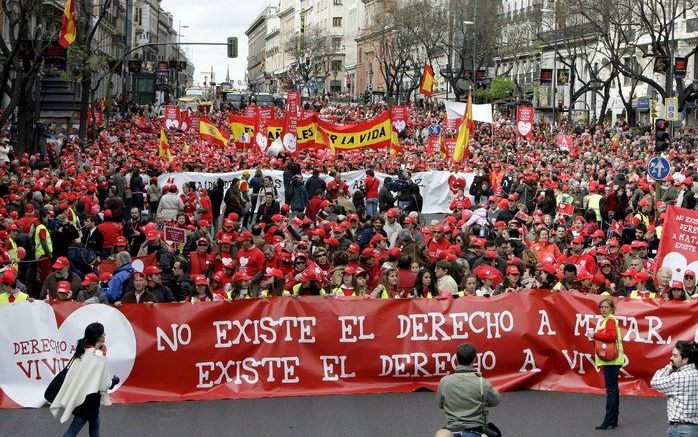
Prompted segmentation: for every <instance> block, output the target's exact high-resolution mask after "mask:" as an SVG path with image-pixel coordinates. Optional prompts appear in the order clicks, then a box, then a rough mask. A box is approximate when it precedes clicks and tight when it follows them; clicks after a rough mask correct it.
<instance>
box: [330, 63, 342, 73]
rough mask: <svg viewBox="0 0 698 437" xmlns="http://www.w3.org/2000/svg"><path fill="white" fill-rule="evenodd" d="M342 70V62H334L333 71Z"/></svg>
mask: <svg viewBox="0 0 698 437" xmlns="http://www.w3.org/2000/svg"><path fill="white" fill-rule="evenodd" d="M341 69H342V61H332V71H340V70H341Z"/></svg>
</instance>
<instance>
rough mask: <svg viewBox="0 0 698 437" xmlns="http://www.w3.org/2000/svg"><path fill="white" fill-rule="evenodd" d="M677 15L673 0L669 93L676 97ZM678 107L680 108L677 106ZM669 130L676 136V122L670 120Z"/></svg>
mask: <svg viewBox="0 0 698 437" xmlns="http://www.w3.org/2000/svg"><path fill="white" fill-rule="evenodd" d="M675 17H676V0H671V42H670V43H669V44H670V49H671V56H670V57H669V89H668V90H667V91H668V94H669V95H670V96H671V97H674V96H675V94H674V58H675V50H674V43H675V41H676V39H675V36H674V30H675V29H676V22H675V21H674V18H675ZM676 109H678V108H676ZM664 112H665V113H666V102H665V103H664ZM669 130H670V132H671V138H674V122H673V121H670V122H669Z"/></svg>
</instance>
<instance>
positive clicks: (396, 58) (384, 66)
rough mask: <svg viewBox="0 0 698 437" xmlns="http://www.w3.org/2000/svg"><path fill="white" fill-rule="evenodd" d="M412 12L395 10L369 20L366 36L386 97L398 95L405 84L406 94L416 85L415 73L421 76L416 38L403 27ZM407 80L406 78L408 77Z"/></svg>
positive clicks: (390, 97) (409, 19) (417, 79)
mask: <svg viewBox="0 0 698 437" xmlns="http://www.w3.org/2000/svg"><path fill="white" fill-rule="evenodd" d="M411 12H412V11H411V10H409V9H398V10H396V11H395V12H394V13H388V14H384V15H382V16H380V17H376V18H375V19H374V20H373V25H372V28H371V29H369V31H368V38H369V41H370V44H371V45H372V48H373V52H374V53H375V57H376V60H377V61H378V66H379V69H380V73H381V76H382V77H383V81H384V82H385V86H386V96H387V97H388V98H389V99H392V98H395V97H398V98H399V97H400V91H401V87H402V86H403V85H404V84H407V83H409V86H408V89H407V90H406V91H407V95H408V96H409V94H410V93H411V92H412V91H413V90H415V89H416V88H418V87H419V78H418V75H421V67H422V65H423V60H422V62H421V65H420V61H419V59H418V58H419V53H420V52H421V50H420V48H419V44H418V41H417V39H416V38H415V36H414V34H413V33H412V32H409V31H408V30H407V27H406V26H407V25H408V24H409V23H410V22H411V19H412V17H410V16H408V14H410V13H411ZM408 79H409V80H408Z"/></svg>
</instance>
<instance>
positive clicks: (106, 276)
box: [99, 272, 114, 282]
mask: <svg viewBox="0 0 698 437" xmlns="http://www.w3.org/2000/svg"><path fill="white" fill-rule="evenodd" d="M113 277H114V275H112V274H111V273H109V272H102V273H100V274H99V282H107V281H109V280H110V279H111V278H113Z"/></svg>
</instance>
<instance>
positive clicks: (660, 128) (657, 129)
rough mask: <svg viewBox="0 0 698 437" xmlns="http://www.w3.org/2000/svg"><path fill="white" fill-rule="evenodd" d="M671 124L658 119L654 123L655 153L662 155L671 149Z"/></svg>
mask: <svg viewBox="0 0 698 437" xmlns="http://www.w3.org/2000/svg"><path fill="white" fill-rule="evenodd" d="M667 129H669V124H668V123H667V122H666V120H664V119H661V118H658V119H657V120H656V121H655V122H654V153H661V152H663V151H665V150H667V149H668V148H669V132H667Z"/></svg>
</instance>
